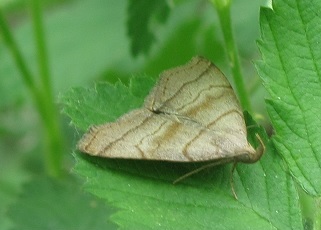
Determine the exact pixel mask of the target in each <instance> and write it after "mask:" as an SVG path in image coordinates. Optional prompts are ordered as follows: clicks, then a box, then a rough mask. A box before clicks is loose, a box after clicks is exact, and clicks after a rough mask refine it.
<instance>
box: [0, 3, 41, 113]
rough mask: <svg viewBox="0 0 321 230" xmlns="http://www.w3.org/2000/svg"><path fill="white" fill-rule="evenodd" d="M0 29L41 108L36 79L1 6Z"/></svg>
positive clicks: (24, 79)
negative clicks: (23, 56) (25, 60)
mask: <svg viewBox="0 0 321 230" xmlns="http://www.w3.org/2000/svg"><path fill="white" fill-rule="evenodd" d="M0 29H1V30H2V33H1V34H2V35H3V38H4V42H5V43H6V44H7V46H8V48H9V50H10V51H11V53H12V56H13V59H14V61H15V62H16V65H17V67H18V69H19V70H20V72H21V76H22V79H23V81H24V82H25V84H26V85H27V87H28V88H29V91H30V92H31V95H32V97H33V100H34V101H35V103H36V106H37V108H38V110H40V108H41V107H42V103H41V99H40V93H39V92H38V90H37V88H36V85H35V82H34V79H33V78H32V74H31V72H30V71H29V69H28V67H27V65H26V63H25V62H24V60H23V58H22V55H21V53H20V51H19V49H18V46H17V44H16V42H15V41H14V39H13V35H12V33H11V31H10V29H9V26H8V25H7V23H6V20H5V18H4V15H3V13H2V10H1V8H0Z"/></svg>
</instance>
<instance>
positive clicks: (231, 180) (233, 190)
mask: <svg viewBox="0 0 321 230" xmlns="http://www.w3.org/2000/svg"><path fill="white" fill-rule="evenodd" d="M236 164H237V162H236V161H234V164H233V167H232V170H231V175H230V185H231V190H232V193H233V196H234V198H235V200H238V198H237V195H236V192H235V189H234V177H233V175H234V171H235V169H236Z"/></svg>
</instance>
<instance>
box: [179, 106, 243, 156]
mask: <svg viewBox="0 0 321 230" xmlns="http://www.w3.org/2000/svg"><path fill="white" fill-rule="evenodd" d="M233 112H235V113H237V114H239V115H240V113H239V111H238V110H236V109H233V110H230V111H228V112H226V113H223V114H222V115H220V116H219V117H218V118H217V119H215V121H213V122H211V123H209V124H208V125H206V126H205V128H204V129H202V130H200V131H199V133H198V134H197V135H196V136H195V137H193V138H192V139H191V140H190V141H189V142H188V143H187V144H186V145H185V147H184V149H183V155H184V156H185V157H186V158H189V159H193V158H191V156H189V155H188V153H187V151H188V147H189V146H190V145H191V144H192V143H193V142H194V141H195V140H196V139H198V138H199V137H200V136H201V135H202V134H203V132H205V131H208V130H209V128H208V127H210V126H212V125H213V124H215V123H216V122H217V121H218V120H220V119H221V118H223V117H224V116H226V115H227V114H231V113H233ZM240 116H241V115H240ZM242 117H243V115H242Z"/></svg>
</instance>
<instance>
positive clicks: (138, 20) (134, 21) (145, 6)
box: [127, 0, 169, 56]
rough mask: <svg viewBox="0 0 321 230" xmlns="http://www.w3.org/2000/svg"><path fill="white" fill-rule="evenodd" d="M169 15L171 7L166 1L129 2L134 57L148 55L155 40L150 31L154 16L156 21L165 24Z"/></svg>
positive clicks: (129, 21)
mask: <svg viewBox="0 0 321 230" xmlns="http://www.w3.org/2000/svg"><path fill="white" fill-rule="evenodd" d="M168 14H169V7H168V5H167V2H166V1H158V0H149V1H145V0H131V1H129V7H128V22H127V31H128V35H129V37H130V38H131V39H132V40H131V51H132V54H133V55H134V56H137V55H138V54H139V53H147V52H148V51H149V49H150V46H151V45H152V42H153V41H154V40H155V36H154V35H153V33H152V32H151V29H150V27H151V21H152V19H153V16H154V18H155V19H156V20H158V21H160V22H165V20H166V18H167V16H168ZM154 27H155V25H154ZM153 30H155V28H153Z"/></svg>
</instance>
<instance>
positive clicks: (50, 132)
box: [30, 0, 63, 177]
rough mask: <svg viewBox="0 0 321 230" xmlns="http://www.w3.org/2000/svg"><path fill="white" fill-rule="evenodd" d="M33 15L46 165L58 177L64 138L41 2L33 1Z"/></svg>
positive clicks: (50, 172)
mask: <svg viewBox="0 0 321 230" xmlns="http://www.w3.org/2000/svg"><path fill="white" fill-rule="evenodd" d="M30 6H31V15H32V22H33V30H34V37H35V45H36V49H37V58H38V68H39V76H40V79H39V81H40V85H41V89H42V90H41V96H42V98H43V103H44V106H43V111H41V114H42V120H43V123H44V127H45V134H46V138H45V141H46V147H47V149H46V151H45V152H46V154H45V163H46V169H47V171H48V173H49V175H51V176H53V177H58V176H59V175H60V174H61V162H62V153H63V141H62V140H63V138H62V133H61V129H60V122H59V117H58V114H57V111H56V107H55V103H54V96H53V92H52V87H51V82H50V71H49V65H48V55H47V49H46V47H47V46H46V43H45V38H44V30H43V28H44V26H43V16H42V11H41V6H40V3H39V0H31V1H30Z"/></svg>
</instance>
